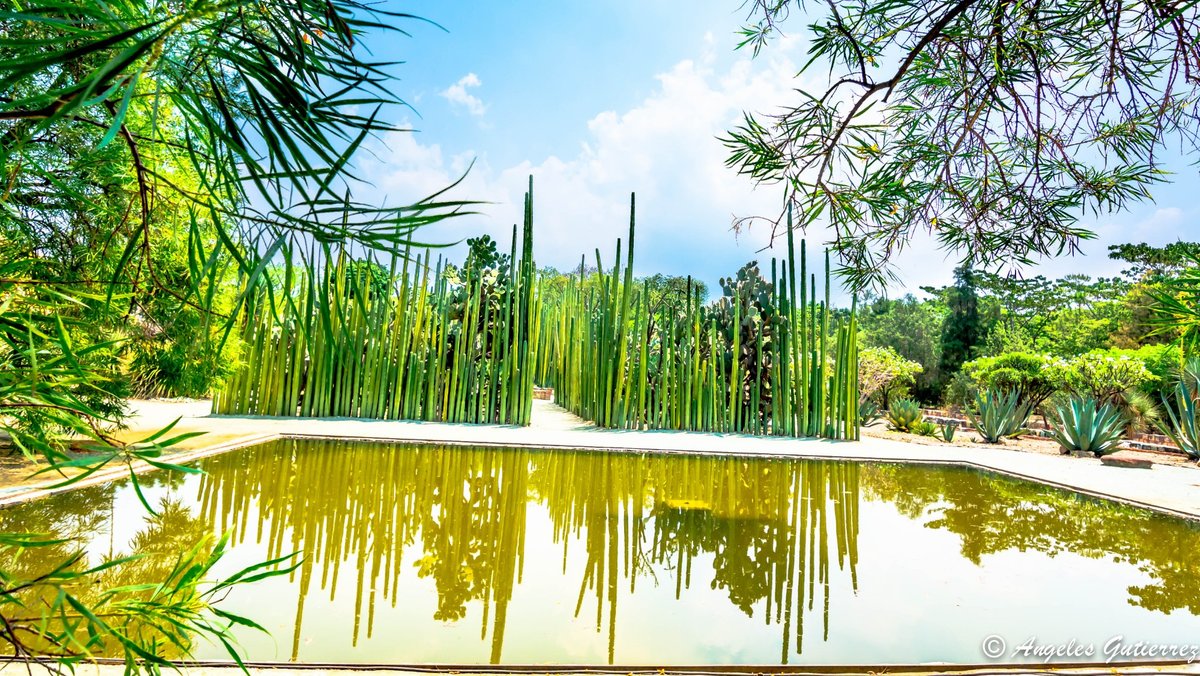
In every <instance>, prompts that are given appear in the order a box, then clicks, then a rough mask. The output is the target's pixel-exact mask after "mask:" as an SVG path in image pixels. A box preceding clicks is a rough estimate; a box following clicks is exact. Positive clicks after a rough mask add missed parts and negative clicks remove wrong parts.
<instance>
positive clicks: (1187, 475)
mask: <svg viewBox="0 0 1200 676" xmlns="http://www.w3.org/2000/svg"><path fill="white" fill-rule="evenodd" d="M133 408H134V412H135V415H134V418H133V419H132V421H131V424H130V426H131V428H132V429H134V430H150V429H155V428H157V427H159V426H162V425H165V424H167V423H169V422H171V421H172V420H174V419H176V418H180V422H179V425H178V429H180V430H196V431H205V432H208V433H209V434H208V435H206V436H205V437H200V438H198V439H197V440H194V441H193V442H192V444H191V447H190V448H188V449H187V450H185V451H183V452H182V453H181V454H180V455H178V456H176V457H175V458H174V460H175V461H179V462H182V461H186V460H190V459H195V458H198V457H203V456H206V455H212V454H215V453H221V452H226V451H228V450H230V449H233V448H238V447H242V446H245V445H248V444H252V443H261V442H263V441H266V440H270V439H274V438H278V437H280V436H315V437H349V438H362V439H380V440H389V441H417V442H441V443H457V444H471V445H479V444H492V445H502V446H536V447H554V448H589V449H609V450H614V451H652V452H662V453H707V454H742V455H749V456H782V457H795V458H826V459H845V460H877V461H907V462H927V463H943V464H956V465H969V466H973V467H977V468H981V469H987V470H992V471H996V472H1001V473H1003V474H1008V475H1011V476H1015V477H1020V478H1026V479H1031V480H1034V481H1039V482H1042V483H1046V484H1050V485H1054V486H1059V487H1063V488H1069V489H1072V490H1076V491H1079V492H1081V493H1085V494H1089V495H1094V496H1100V497H1109V498H1114V499H1117V500H1121V501H1123V502H1127V503H1131V504H1135V505H1140V506H1144V507H1148V508H1151V509H1155V510H1158V511H1162V512H1167V513H1171V514H1176V515H1181V516H1187V517H1191V518H1200V470H1198V469H1195V468H1191V467H1173V466H1165V465H1155V466H1154V467H1153V468H1152V469H1130V468H1121V467H1109V466H1106V465H1102V464H1101V463H1100V461H1099V460H1097V459H1093V458H1072V457H1065V456H1058V455H1046V454H1039V453H1030V452H1026V451H1017V450H1012V449H1006V448H1003V447H997V448H977V447H957V446H949V445H944V446H939V445H920V444H912V443H907V442H904V441H896V440H891V439H879V438H864V439H863V440H862V441H859V442H835V441H823V440H815V439H785V438H778V437H754V436H749V435H739V434H708V433H700V432H662V431H656V432H633V431H625V430H605V429H599V428H597V427H595V426H594V425H592V424H591V423H587V422H585V421H583V420H580V419H579V418H577V417H575V416H574V415H572V414H570V413H568V412H567V411H565V410H563V409H562V408H560V407H558V406H555V405H554V404H552V403H550V402H545V401H536V402H535V408H534V415H533V425H531V426H530V427H515V426H505V425H465V424H444V423H423V422H391V421H377V420H356V419H345V418H320V419H305V418H287V419H282V418H255V417H226V416H210V415H208V403H207V402H185V403H174V402H135V403H134V404H133ZM125 472H126V470H125V469H124V468H122V467H116V468H112V470H111V471H106V472H104V473H102V474H101V473H98V474H97V475H95V476H93V477H89V480H88V482H87V483H89V484H90V483H95V482H99V481H106V480H111V479H113V478H115V477H118V476H122V475H123V474H124V473H125ZM51 483H53V482H52V481H48V482H41V483H36V484H35V483H24V484H22V485H16V486H8V487H7V488H6V489H5V488H0V505H4V504H9V503H14V502H20V501H23V500H28V499H31V498H34V497H37V496H40V495H45V494H47V492H50V491H49V490H48V489H47V486H48V485H50V484H51Z"/></svg>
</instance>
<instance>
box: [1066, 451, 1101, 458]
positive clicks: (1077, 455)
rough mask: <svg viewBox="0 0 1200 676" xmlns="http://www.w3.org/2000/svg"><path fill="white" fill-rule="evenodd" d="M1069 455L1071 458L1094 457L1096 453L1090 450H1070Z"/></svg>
mask: <svg viewBox="0 0 1200 676" xmlns="http://www.w3.org/2000/svg"><path fill="white" fill-rule="evenodd" d="M1071 457H1072V458H1094V457H1096V454H1095V453H1092V452H1091V451H1071Z"/></svg>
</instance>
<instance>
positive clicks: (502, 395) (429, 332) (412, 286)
mask: <svg viewBox="0 0 1200 676" xmlns="http://www.w3.org/2000/svg"><path fill="white" fill-rule="evenodd" d="M532 189H533V184H532V181H531V182H530V192H529V193H528V194H526V198H525V219H524V228H523V230H522V231H521V232H520V233H518V231H517V229H516V228H515V227H514V229H513V241H512V248H511V251H510V253H509V255H508V256H507V257H505V256H502V255H500V254H499V253H498V252H497V250H496V247H495V244H494V243H492V242H491V241H490V240H487V239H486V238H485V239H481V240H476V241H475V242H474V243H473V246H472V251H471V254H470V255H469V256H468V260H467V262H466V264H465V265H464V266H463V267H462V269H459V268H455V267H453V266H449V265H444V264H443V262H442V261H441V260H440V259H439V260H438V261H437V263H436V265H434V264H433V261H432V260H431V258H432V254H431V252H429V251H428V250H427V251H425V252H424V254H423V255H414V254H413V253H412V252H411V251H410V252H406V254H405V255H404V256H396V257H395V258H393V259H392V260H390V261H388V265H387V266H386V267H384V266H382V265H378V264H375V263H373V262H371V261H366V262H364V261H353V260H351V258H350V257H349V255H348V254H347V252H346V251H344V250H332V249H330V248H328V247H321V248H314V251H311V252H308V253H306V255H305V257H304V258H305V260H306V261H307V263H308V268H307V270H304V271H303V272H302V274H298V275H297V274H293V271H292V268H290V267H289V268H287V272H286V274H285V276H284V279H282V280H277V281H279V282H280V284H279V286H278V288H275V287H270V288H268V289H263V290H262V292H261V293H260V294H259V295H258V296H256V297H254V299H255V301H256V302H255V303H252V304H250V305H249V306H248V308H247V311H246V313H245V318H244V325H243V338H244V340H245V341H246V343H247V344H248V345H250V346H251V349H250V355H249V357H248V359H247V360H246V362H245V363H244V364H243V365H242V367H241V368H240V369H239V370H238V371H237V372H236V373H235V375H234V377H233V378H232V379H231V380H230V382H229V383H227V385H226V387H225V389H224V390H222V391H221V392H220V393H219V394H218V396H217V397H215V398H214V400H213V411H214V412H215V413H222V414H254V415H272V416H317V417H321V416H347V417H361V418H380V419H409V420H431V421H445V422H475V423H504V424H522V425H524V424H528V423H529V418H530V415H531V410H532V405H533V404H532V389H533V371H534V362H535V359H536V355H535V354H534V350H535V348H536V346H537V344H538V331H539V328H540V325H539V320H540V318H541V307H540V302H541V301H540V295H539V293H538V284H537V275H536V266H535V265H534V262H533V195H532ZM518 245H520V250H519V254H518ZM268 290H269V291H270V293H267V291H268Z"/></svg>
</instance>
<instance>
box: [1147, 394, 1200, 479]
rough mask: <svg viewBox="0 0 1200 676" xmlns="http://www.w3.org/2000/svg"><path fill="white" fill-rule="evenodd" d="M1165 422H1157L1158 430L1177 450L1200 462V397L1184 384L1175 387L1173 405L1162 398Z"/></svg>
mask: <svg viewBox="0 0 1200 676" xmlns="http://www.w3.org/2000/svg"><path fill="white" fill-rule="evenodd" d="M1163 410H1165V411H1166V412H1167V418H1168V420H1169V424H1168V422H1167V421H1162V420H1160V421H1158V423H1157V424H1158V429H1159V430H1160V431H1161V432H1162V433H1163V434H1165V435H1167V436H1168V437H1170V438H1171V441H1173V442H1175V445H1176V446H1178V447H1179V450H1181V451H1183V452H1184V453H1187V455H1188V457H1189V458H1191V459H1193V460H1200V395H1197V394H1196V393H1195V392H1194V390H1193V389H1192V388H1189V387H1188V385H1187V384H1186V383H1184V382H1182V381H1181V382H1179V383H1178V384H1177V385H1175V401H1174V404H1172V402H1170V401H1168V400H1167V398H1166V396H1164V397H1163Z"/></svg>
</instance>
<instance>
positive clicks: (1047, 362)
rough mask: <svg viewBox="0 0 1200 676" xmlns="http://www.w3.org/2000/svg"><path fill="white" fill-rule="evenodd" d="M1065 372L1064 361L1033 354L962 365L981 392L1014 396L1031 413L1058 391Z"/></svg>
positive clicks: (1013, 353)
mask: <svg viewBox="0 0 1200 676" xmlns="http://www.w3.org/2000/svg"><path fill="white" fill-rule="evenodd" d="M1063 370H1064V369H1063V365H1062V362H1061V360H1056V359H1054V358H1052V357H1050V356H1048V355H1044V354H1035V353H1031V352H1012V353H1009V354H1002V355H999V356H996V357H982V358H980V359H975V360H973V361H969V362H967V363H965V364H963V373H966V374H967V375H968V376H969V377H970V378H971V380H972V382H974V384H975V386H976V387H977V388H978V389H979V390H997V391H1005V392H1015V393H1016V395H1017V401H1018V402H1019V403H1020V404H1022V405H1025V406H1027V407H1028V408H1029V410H1031V411H1032V410H1034V409H1036V408H1037V407H1038V406H1041V404H1042V402H1044V401H1045V400H1046V399H1047V398H1048V397H1049V396H1050V395H1052V394H1054V392H1055V391H1056V390H1058V389H1059V387H1060V386H1061V385H1062V382H1063ZM968 401H969V399H968Z"/></svg>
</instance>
